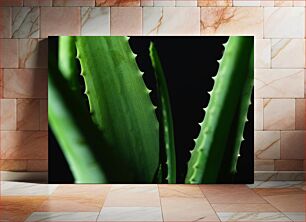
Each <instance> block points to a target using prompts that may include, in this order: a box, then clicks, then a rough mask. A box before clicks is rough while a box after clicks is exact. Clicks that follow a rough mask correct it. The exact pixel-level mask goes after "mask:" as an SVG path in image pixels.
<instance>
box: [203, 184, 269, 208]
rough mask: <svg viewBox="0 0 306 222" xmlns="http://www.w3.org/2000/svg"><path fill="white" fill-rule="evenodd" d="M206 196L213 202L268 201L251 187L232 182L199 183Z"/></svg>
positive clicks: (241, 202) (246, 202)
mask: <svg viewBox="0 0 306 222" xmlns="http://www.w3.org/2000/svg"><path fill="white" fill-rule="evenodd" d="M199 187H200V188H201V190H202V192H203V193H204V196H205V197H206V198H207V199H208V201H209V202H210V203H211V204H221V203H222V204H234V203H239V204H243V203H245V204H250V203H255V204H256V203H266V201H265V200H263V199H262V198H261V197H260V196H259V195H258V194H256V193H255V192H254V191H253V190H251V189H249V188H248V187H247V186H246V185H240V184H235V185H230V184H226V185H223V184H217V185H212V184H207V185H199Z"/></svg>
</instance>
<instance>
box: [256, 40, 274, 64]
mask: <svg viewBox="0 0 306 222" xmlns="http://www.w3.org/2000/svg"><path fill="white" fill-rule="evenodd" d="M254 47H255V58H254V60H255V68H270V67H271V40H270V39H255V46H254Z"/></svg>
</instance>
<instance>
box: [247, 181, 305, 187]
mask: <svg viewBox="0 0 306 222" xmlns="http://www.w3.org/2000/svg"><path fill="white" fill-rule="evenodd" d="M303 186H304V181H255V182H254V184H248V187H250V188H252V189H254V188H291V189H292V188H300V189H301V188H302V187H303Z"/></svg>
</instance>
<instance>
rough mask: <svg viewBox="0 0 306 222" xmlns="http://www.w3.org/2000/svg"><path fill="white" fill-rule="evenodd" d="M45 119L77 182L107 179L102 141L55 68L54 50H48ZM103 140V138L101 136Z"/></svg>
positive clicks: (81, 105)
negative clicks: (46, 117) (46, 118)
mask: <svg viewBox="0 0 306 222" xmlns="http://www.w3.org/2000/svg"><path fill="white" fill-rule="evenodd" d="M48 70H49V75H48V120H49V124H50V126H51V128H52V131H53V133H54V135H55V137H56V138H57V141H58V143H59V145H60V147H61V148H62V151H63V153H64V155H65V157H66V159H67V161H68V163H69V166H70V169H71V171H72V173H73V175H74V178H75V179H76V182H77V183H85V182H86V183H106V182H107V180H106V175H105V173H104V171H103V168H104V167H103V164H101V163H102V160H101V158H100V157H102V156H103V155H102V153H101V150H100V149H99V147H101V142H99V143H96V142H95V141H94V140H92V138H94V137H95V136H97V133H96V132H97V131H95V126H94V125H93V124H92V121H91V117H90V116H89V115H88V112H87V110H85V108H84V106H83V104H82V102H81V101H80V100H79V99H78V97H76V96H75V93H74V92H73V91H71V90H70V86H69V83H68V81H67V80H66V79H65V78H64V76H63V75H62V73H61V72H60V71H59V70H58V68H57V65H56V59H55V56H54V54H53V53H52V52H51V50H49V64H48ZM102 140H103V139H102Z"/></svg>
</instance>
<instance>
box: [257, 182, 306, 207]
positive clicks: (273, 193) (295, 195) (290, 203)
mask: <svg viewBox="0 0 306 222" xmlns="http://www.w3.org/2000/svg"><path fill="white" fill-rule="evenodd" d="M256 192H257V193H259V194H260V195H261V196H262V197H263V198H264V199H265V200H266V201H268V202H269V203H270V204H271V205H272V206H274V207H275V208H277V209H278V210H280V211H282V212H303V211H304V210H305V192H304V191H303V190H301V189H289V188H284V189H277V188H275V189H256Z"/></svg>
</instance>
